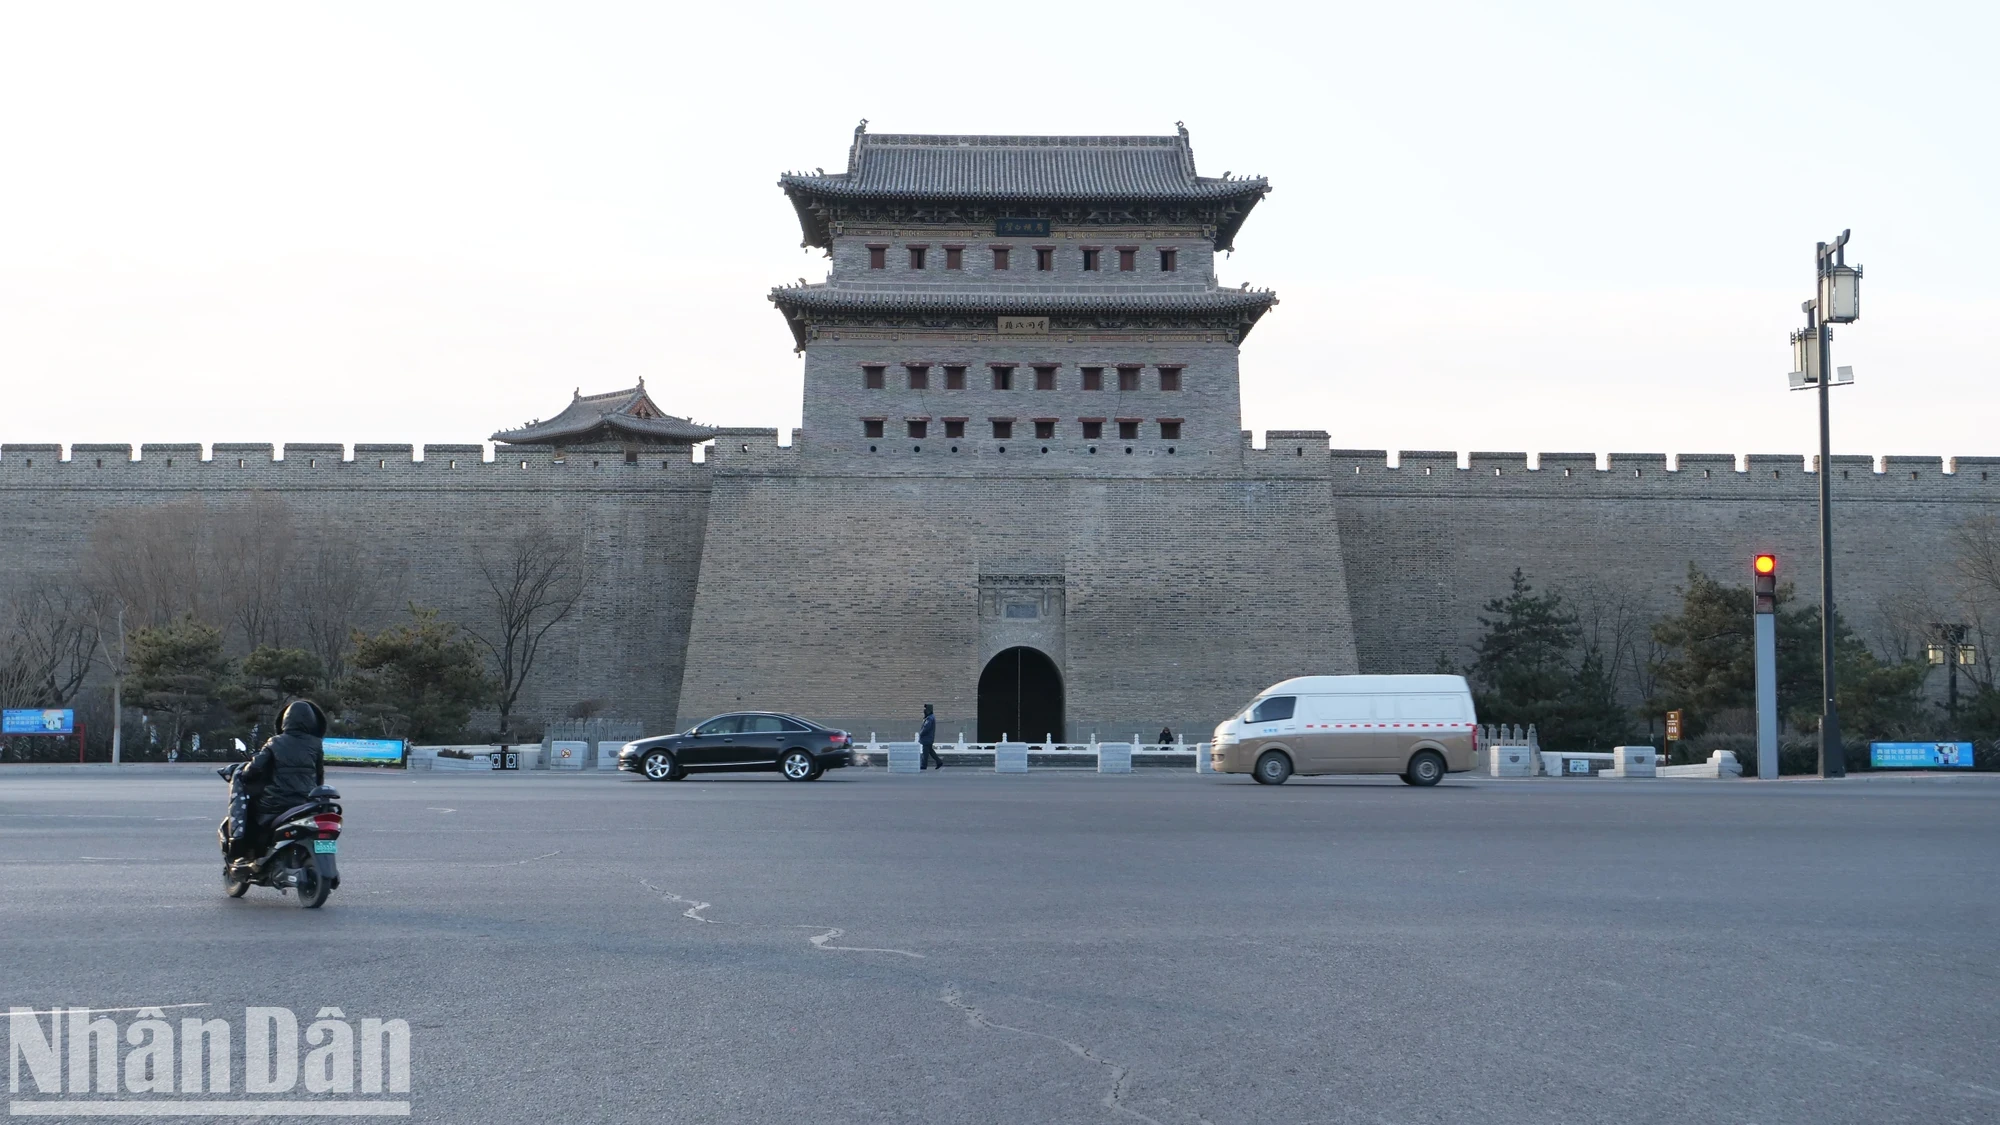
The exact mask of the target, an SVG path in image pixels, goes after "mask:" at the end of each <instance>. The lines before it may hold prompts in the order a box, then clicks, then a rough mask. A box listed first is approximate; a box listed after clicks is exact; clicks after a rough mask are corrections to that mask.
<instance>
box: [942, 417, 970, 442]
mask: <svg viewBox="0 0 2000 1125" xmlns="http://www.w3.org/2000/svg"><path fill="white" fill-rule="evenodd" d="M944 436H946V437H948V438H962V437H964V436H965V419H963V418H946V419H945V420H944Z"/></svg>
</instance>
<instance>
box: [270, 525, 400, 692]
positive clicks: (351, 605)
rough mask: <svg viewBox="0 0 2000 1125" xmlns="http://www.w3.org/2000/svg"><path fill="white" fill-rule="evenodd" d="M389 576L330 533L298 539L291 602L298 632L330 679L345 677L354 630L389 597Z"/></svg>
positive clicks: (387, 600)
mask: <svg viewBox="0 0 2000 1125" xmlns="http://www.w3.org/2000/svg"><path fill="white" fill-rule="evenodd" d="M389 585H390V583H389V579H388V578H387V577H386V576H385V575H384V574H383V572H382V570H381V569H380V568H379V567H377V566H374V565H371V564H370V563H368V562H366V561H364V560H363V559H361V558H360V557H359V556H357V555H356V554H355V552H354V550H353V549H352V548H351V547H347V546H343V545H341V544H338V543H336V542H334V541H333V540H331V539H330V538H323V539H318V540H315V541H310V542H307V543H305V544H303V545H302V546H301V548H300V550H299V552H298V556H297V558H296V559H295V560H294V561H293V564H292V568H291V582H290V591H291V603H292V615H293V620H294V621H295V622H296V624H297V627H298V637H299V639H300V641H301V643H302V644H303V645H304V647H305V650H306V651H307V652H310V653H312V654H313V655H314V656H316V657H318V658H319V662H320V666H321V667H322V668H324V669H325V670H326V678H327V680H328V682H330V683H338V682H339V681H341V680H343V679H345V678H346V677H347V672H348V662H347V657H348V651H349V648H350V646H351V644H352V639H353V636H354V633H355V630H357V629H359V628H360V627H361V626H362V625H363V624H364V623H365V622H367V621H369V620H370V619H371V618H372V617H374V616H375V614H376V612H377V611H378V610H379V609H381V607H382V606H383V605H385V604H387V603H388V602H389V600H390V599H389V598H388V596H387V592H388V587H389Z"/></svg>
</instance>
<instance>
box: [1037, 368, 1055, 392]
mask: <svg viewBox="0 0 2000 1125" xmlns="http://www.w3.org/2000/svg"><path fill="white" fill-rule="evenodd" d="M1035 389H1036V390H1038V391H1053V390H1055V389H1056V369H1055V368H1053V367H1047V366H1041V365H1037V366H1036V367H1035Z"/></svg>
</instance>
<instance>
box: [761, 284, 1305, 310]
mask: <svg viewBox="0 0 2000 1125" xmlns="http://www.w3.org/2000/svg"><path fill="white" fill-rule="evenodd" d="M1125 288H1126V287H1122V286H1120V287H1113V286H1106V287H1104V288H1103V289H1099V290H1084V291H1078V292H1048V291H1037V290H1031V289H1022V288H1019V287H1011V286H1010V287H1008V288H1005V289H855V288H850V287H846V286H839V285H788V286H781V287H779V288H777V289H773V290H771V300H772V301H773V302H775V303H777V304H778V305H780V306H784V307H787V308H794V309H800V310H816V309H824V310H827V311H833V310H882V311H888V310H892V309H916V310H923V309H939V310H963V311H968V312H987V311H991V312H994V313H1020V314H1024V315H1034V314H1038V313H1051V312H1098V311H1106V312H1153V311H1163V312H1226V311H1231V310H1244V311H1249V310H1257V311H1262V310H1264V309H1267V308H1269V307H1270V306H1272V305H1275V304H1277V303H1278V295H1277V294H1276V293H1274V292H1272V291H1271V290H1269V289H1195V290H1180V291H1175V292H1151V293H1147V292H1125V291H1121V290H1123V289H1125Z"/></svg>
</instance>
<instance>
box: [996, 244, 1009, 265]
mask: <svg viewBox="0 0 2000 1125" xmlns="http://www.w3.org/2000/svg"><path fill="white" fill-rule="evenodd" d="M1008 250H1009V248H1008V247H1005V246H995V247H994V248H993V268H994V269H996V270H1004V269H1006V268H1007V259H1008V258H1009V257H1011V256H1012V255H1011V254H1009V253H1008Z"/></svg>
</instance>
